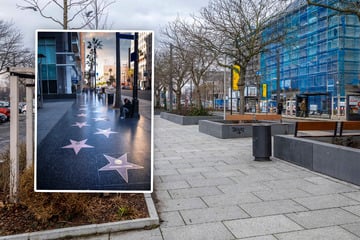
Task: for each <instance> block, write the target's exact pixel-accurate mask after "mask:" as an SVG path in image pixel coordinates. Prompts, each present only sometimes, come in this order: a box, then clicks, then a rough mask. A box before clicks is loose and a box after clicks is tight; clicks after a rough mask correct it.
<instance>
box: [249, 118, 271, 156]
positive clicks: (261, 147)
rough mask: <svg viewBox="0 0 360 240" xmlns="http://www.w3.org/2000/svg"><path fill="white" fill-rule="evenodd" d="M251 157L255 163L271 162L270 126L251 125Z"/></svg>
mask: <svg viewBox="0 0 360 240" xmlns="http://www.w3.org/2000/svg"><path fill="white" fill-rule="evenodd" d="M252 130H253V156H254V157H255V159H254V160H255V161H271V160H270V156H271V147H272V146H271V125H265V124H262V125H259V124H257V125H253V128H252Z"/></svg>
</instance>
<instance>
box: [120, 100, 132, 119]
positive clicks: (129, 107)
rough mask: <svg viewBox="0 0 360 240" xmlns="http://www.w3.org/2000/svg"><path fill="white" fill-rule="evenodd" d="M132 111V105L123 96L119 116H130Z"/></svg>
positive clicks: (122, 117)
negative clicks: (120, 114)
mask: <svg viewBox="0 0 360 240" xmlns="http://www.w3.org/2000/svg"><path fill="white" fill-rule="evenodd" d="M132 113H133V105H132V103H131V102H130V100H129V99H127V98H125V99H124V105H123V106H122V116H121V117H120V118H121V119H124V118H128V117H132Z"/></svg>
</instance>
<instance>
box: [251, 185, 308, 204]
mask: <svg viewBox="0 0 360 240" xmlns="http://www.w3.org/2000/svg"><path fill="white" fill-rule="evenodd" d="M253 194H254V195H256V196H257V197H259V198H260V199H262V200H264V201H272V200H282V199H292V198H301V197H311V196H312V195H310V194H309V193H307V192H304V191H302V190H300V189H296V188H293V189H280V190H275V191H262V192H253Z"/></svg>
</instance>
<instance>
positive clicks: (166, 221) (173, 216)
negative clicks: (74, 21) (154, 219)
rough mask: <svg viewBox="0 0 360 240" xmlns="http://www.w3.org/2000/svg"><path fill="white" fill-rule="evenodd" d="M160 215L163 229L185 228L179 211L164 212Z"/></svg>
mask: <svg viewBox="0 0 360 240" xmlns="http://www.w3.org/2000/svg"><path fill="white" fill-rule="evenodd" d="M159 215H160V222H161V227H162V228H163V227H179V226H185V222H184V220H183V218H182V217H181V216H180V213H179V212H178V211H173V212H162V213H160V214H159Z"/></svg>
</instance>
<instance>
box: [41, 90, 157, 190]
mask: <svg viewBox="0 0 360 240" xmlns="http://www.w3.org/2000/svg"><path fill="white" fill-rule="evenodd" d="M150 107H151V105H149V108H150ZM140 114H141V113H140ZM41 121H42V119H39V118H38V122H37V124H41ZM149 126H151V119H149V118H146V117H142V116H141V117H140V119H131V118H127V119H120V112H119V110H115V109H113V108H112V107H108V106H106V105H105V99H104V98H99V97H97V96H95V95H91V94H88V95H81V96H78V99H77V101H76V102H75V103H74V105H73V106H72V107H71V108H70V109H69V110H68V111H67V112H66V113H65V115H64V116H63V117H62V118H61V119H60V121H59V122H58V123H57V124H56V125H55V126H54V128H53V129H52V130H51V131H50V132H49V134H48V135H47V136H46V137H45V138H44V140H43V141H41V143H40V144H39V145H38V148H37V159H36V189H37V190H42V191H48V190H49V191H58V190H59V191H60V190H62V191H70V190H71V191H89V190H90V191H150V190H151V170H152V166H151V127H149Z"/></svg>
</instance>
